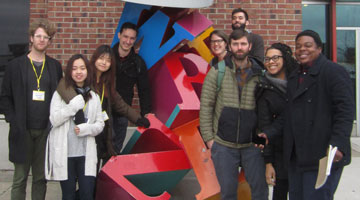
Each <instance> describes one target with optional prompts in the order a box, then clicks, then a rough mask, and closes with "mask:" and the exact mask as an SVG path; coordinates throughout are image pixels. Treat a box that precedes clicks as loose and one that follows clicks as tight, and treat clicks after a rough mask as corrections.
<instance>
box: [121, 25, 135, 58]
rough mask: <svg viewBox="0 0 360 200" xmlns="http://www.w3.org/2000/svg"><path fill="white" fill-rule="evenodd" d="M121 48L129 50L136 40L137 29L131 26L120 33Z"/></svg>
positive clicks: (125, 50)
mask: <svg viewBox="0 0 360 200" xmlns="http://www.w3.org/2000/svg"><path fill="white" fill-rule="evenodd" d="M118 37H119V50H121V51H124V52H129V51H130V50H131V48H132V47H133V46H134V43H135V41H136V31H135V30H133V29H130V28H127V29H124V30H123V31H122V32H121V33H120V32H119V33H118Z"/></svg>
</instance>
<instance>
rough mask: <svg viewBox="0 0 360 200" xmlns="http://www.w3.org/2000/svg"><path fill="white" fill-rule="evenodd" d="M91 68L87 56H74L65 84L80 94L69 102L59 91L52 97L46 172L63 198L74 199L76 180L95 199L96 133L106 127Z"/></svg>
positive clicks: (83, 194) (83, 192) (82, 192)
mask: <svg viewBox="0 0 360 200" xmlns="http://www.w3.org/2000/svg"><path fill="white" fill-rule="evenodd" d="M90 70H91V69H90V67H89V63H88V60H87V59H86V57H85V56H83V55H81V54H76V55H74V56H72V57H71V58H70V60H69V61H68V65H67V68H66V70H65V84H66V87H73V88H74V89H75V90H76V91H77V93H78V95H77V96H76V97H75V98H73V99H72V100H71V101H70V103H69V104H66V103H65V102H64V100H63V99H62V98H61V97H60V95H59V94H58V93H57V92H55V93H54V95H53V98H52V100H51V105H50V122H51V124H52V126H53V127H52V130H51V131H50V134H49V137H48V141H47V146H46V154H47V155H46V163H45V176H46V179H47V180H56V181H60V185H61V190H62V199H63V200H67V199H71V200H73V199H75V191H76V181H78V185H79V196H80V199H86V200H91V199H93V193H94V188H95V176H96V164H97V156H96V155H97V153H96V143H95V136H96V135H98V134H99V133H101V131H102V130H103V128H104V120H103V116H102V112H101V103H100V98H99V96H98V95H97V94H96V93H95V92H93V91H91V89H90V86H91V83H92V81H91V77H92V75H91V71H90ZM79 111H82V112H79ZM79 114H80V115H79Z"/></svg>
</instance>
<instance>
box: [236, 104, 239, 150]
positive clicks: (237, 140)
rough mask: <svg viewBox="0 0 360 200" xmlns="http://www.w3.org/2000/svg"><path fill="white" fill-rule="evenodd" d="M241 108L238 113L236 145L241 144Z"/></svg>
mask: <svg viewBox="0 0 360 200" xmlns="http://www.w3.org/2000/svg"><path fill="white" fill-rule="evenodd" d="M239 131H240V108H239V112H238V125H237V131H236V144H239V137H240V132H239Z"/></svg>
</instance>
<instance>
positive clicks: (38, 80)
mask: <svg viewBox="0 0 360 200" xmlns="http://www.w3.org/2000/svg"><path fill="white" fill-rule="evenodd" d="M30 62H31V65H32V67H33V70H34V72H35V76H36V81H37V90H40V79H41V76H42V74H43V71H44V67H45V58H44V62H43V65H42V68H41V72H40V76H38V75H37V73H36V70H35V66H34V63H33V61H32V59H31V58H30Z"/></svg>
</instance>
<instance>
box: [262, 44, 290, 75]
mask: <svg viewBox="0 0 360 200" xmlns="http://www.w3.org/2000/svg"><path fill="white" fill-rule="evenodd" d="M264 65H265V68H266V70H267V71H268V72H269V74H270V75H272V76H275V77H280V76H282V75H284V74H285V69H284V58H283V57H282V53H281V51H279V50H277V49H269V50H267V52H266V55H265V59H264Z"/></svg>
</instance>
